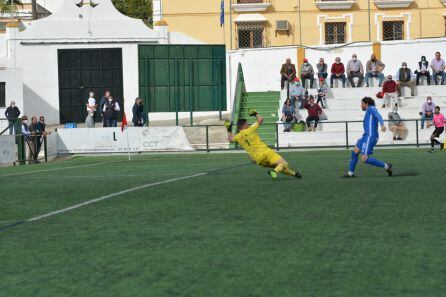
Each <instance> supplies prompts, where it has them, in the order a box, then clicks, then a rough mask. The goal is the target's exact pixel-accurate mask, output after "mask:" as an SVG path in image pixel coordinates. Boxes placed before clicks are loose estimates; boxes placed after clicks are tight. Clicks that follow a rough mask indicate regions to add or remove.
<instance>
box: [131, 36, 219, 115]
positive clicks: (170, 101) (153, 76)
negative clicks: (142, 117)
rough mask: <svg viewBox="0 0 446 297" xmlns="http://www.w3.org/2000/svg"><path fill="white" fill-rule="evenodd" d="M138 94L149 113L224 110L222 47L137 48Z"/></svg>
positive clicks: (160, 46) (159, 46)
mask: <svg viewBox="0 0 446 297" xmlns="http://www.w3.org/2000/svg"><path fill="white" fill-rule="evenodd" d="M139 94H140V97H141V98H142V99H143V100H144V105H145V106H146V107H147V108H148V111H149V112H176V111H220V110H226V54H225V46H224V45H140V46H139Z"/></svg>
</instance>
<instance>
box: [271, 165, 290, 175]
mask: <svg viewBox="0 0 446 297" xmlns="http://www.w3.org/2000/svg"><path fill="white" fill-rule="evenodd" d="M287 168H288V164H287V163H282V164H279V165H277V166H276V168H274V171H275V172H276V173H281V172H283V171H284V170H285V169H287Z"/></svg>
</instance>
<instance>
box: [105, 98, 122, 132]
mask: <svg viewBox="0 0 446 297" xmlns="http://www.w3.org/2000/svg"><path fill="white" fill-rule="evenodd" d="M120 110H121V108H120V107H119V103H118V101H116V100H115V99H114V98H113V96H109V97H108V99H107V102H105V104H104V108H103V109H102V111H103V113H104V119H105V124H106V126H105V127H116V126H117V119H118V111H120Z"/></svg>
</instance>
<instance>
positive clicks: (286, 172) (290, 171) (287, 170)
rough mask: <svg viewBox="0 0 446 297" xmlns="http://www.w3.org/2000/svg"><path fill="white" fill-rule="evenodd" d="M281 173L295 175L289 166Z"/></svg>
mask: <svg viewBox="0 0 446 297" xmlns="http://www.w3.org/2000/svg"><path fill="white" fill-rule="evenodd" d="M282 173H283V174H285V175H289V176H296V172H294V171H292V170H290V169H289V168H285V169H284V170H283V171H282Z"/></svg>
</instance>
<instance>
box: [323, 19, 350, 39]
mask: <svg viewBox="0 0 446 297" xmlns="http://www.w3.org/2000/svg"><path fill="white" fill-rule="evenodd" d="M346 26H347V24H346V23H345V22H336V23H329V22H327V23H325V44H337V43H345V31H346V29H345V28H346Z"/></svg>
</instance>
